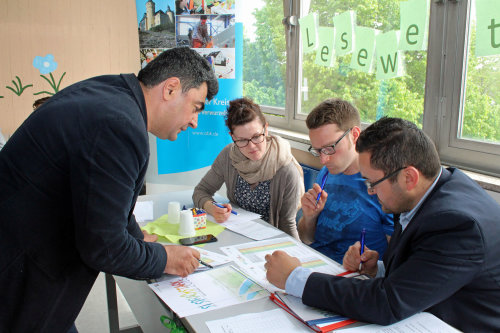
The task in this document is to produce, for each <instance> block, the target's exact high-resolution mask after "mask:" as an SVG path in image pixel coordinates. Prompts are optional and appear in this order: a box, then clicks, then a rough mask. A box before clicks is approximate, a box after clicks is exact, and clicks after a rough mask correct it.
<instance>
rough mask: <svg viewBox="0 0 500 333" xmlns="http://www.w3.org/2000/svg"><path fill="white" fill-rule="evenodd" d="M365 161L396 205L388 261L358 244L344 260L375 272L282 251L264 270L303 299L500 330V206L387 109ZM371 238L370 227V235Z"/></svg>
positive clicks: (339, 309)
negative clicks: (322, 265) (345, 274)
mask: <svg viewBox="0 0 500 333" xmlns="http://www.w3.org/2000/svg"><path fill="white" fill-rule="evenodd" d="M356 150H357V151H358V152H359V153H360V159H359V161H360V170H361V174H362V175H363V177H364V178H366V183H367V187H368V191H369V193H370V194H376V195H377V197H378V199H379V201H380V203H381V204H382V209H383V210H384V211H385V212H387V213H394V214H396V216H395V217H396V218H395V223H394V234H393V236H392V238H391V241H390V244H389V248H388V250H387V252H386V253H385V255H384V260H383V263H382V262H377V259H378V253H376V252H375V251H372V250H370V249H368V248H366V247H365V251H364V253H363V255H361V256H360V244H359V242H357V243H356V244H354V245H353V246H351V247H350V248H349V250H348V251H347V253H346V255H345V257H344V267H345V268H346V269H349V270H357V269H358V268H359V264H360V262H361V263H362V269H361V273H365V274H368V275H370V276H372V279H368V280H358V279H347V278H342V277H336V276H329V275H326V274H321V273H312V274H311V273H310V272H308V271H307V269H304V268H302V267H299V262H298V260H297V259H296V258H293V257H290V256H288V255H287V254H286V253H284V252H281V251H276V252H274V253H273V254H272V255H268V256H267V258H266V260H267V263H266V268H267V278H268V279H269V281H270V282H272V283H273V284H275V285H276V286H278V287H280V288H286V290H287V292H289V293H291V294H293V295H295V296H298V297H302V301H303V302H304V304H307V305H311V306H315V307H320V308H324V309H328V310H331V311H333V312H336V313H340V314H343V315H345V316H348V317H351V318H354V319H358V320H361V321H365V322H370V323H376V324H381V325H388V324H391V323H394V322H397V321H399V320H402V319H404V318H407V317H409V316H411V315H413V314H415V313H418V312H421V311H427V312H430V313H432V314H434V315H436V316H437V317H439V318H441V319H442V320H443V321H445V322H447V323H449V324H450V325H452V326H454V327H456V328H458V329H460V330H463V331H465V332H476V331H477V332H498V331H500V302H499V301H498V300H499V299H500V256H499V255H498V253H499V252H498V249H499V248H500V221H499V220H498V217H499V216H500V206H499V205H498V203H496V202H495V201H494V200H493V199H492V198H491V197H490V196H489V195H488V194H487V193H486V192H485V191H484V190H483V189H482V188H481V187H480V186H478V185H477V184H476V183H475V182H474V181H473V180H471V179H470V178H469V177H467V176H466V175H465V174H464V173H462V172H461V171H460V170H458V169H455V168H448V169H444V168H442V167H441V166H440V161H439V157H438V154H437V152H436V149H435V147H434V144H433V143H432V141H431V140H430V139H429V138H428V137H427V135H425V133H424V132H422V131H421V130H420V129H418V128H417V127H416V126H415V125H414V124H412V123H410V122H408V121H405V120H402V119H397V118H383V119H381V120H379V121H377V122H375V123H373V124H372V125H371V126H369V127H368V128H367V129H366V130H365V131H363V132H362V133H361V135H360V137H359V139H358V141H357V143H356ZM366 237H370V235H366Z"/></svg>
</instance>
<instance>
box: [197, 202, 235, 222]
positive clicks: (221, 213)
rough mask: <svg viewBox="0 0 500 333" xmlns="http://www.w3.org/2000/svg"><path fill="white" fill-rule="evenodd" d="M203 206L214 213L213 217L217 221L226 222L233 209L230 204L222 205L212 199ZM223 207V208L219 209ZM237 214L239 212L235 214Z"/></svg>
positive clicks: (211, 213) (210, 212)
mask: <svg viewBox="0 0 500 333" xmlns="http://www.w3.org/2000/svg"><path fill="white" fill-rule="evenodd" d="M203 208H205V210H206V211H207V212H208V213H209V214H210V215H212V217H213V218H214V219H215V222H217V223H223V222H226V221H227V220H228V219H229V217H230V216H231V214H234V213H236V212H234V213H231V212H232V211H233V210H232V209H231V205H230V204H226V205H221V204H220V203H217V202H212V201H207V202H206V203H205V204H204V205H203ZM219 208H222V209H219ZM235 215H237V213H236V214H235Z"/></svg>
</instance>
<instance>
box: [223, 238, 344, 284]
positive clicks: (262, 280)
mask: <svg viewBox="0 0 500 333" xmlns="http://www.w3.org/2000/svg"><path fill="white" fill-rule="evenodd" d="M220 250H221V251H222V252H224V253H225V254H226V255H227V256H228V257H229V258H231V259H232V260H233V261H234V262H235V263H236V264H237V265H238V266H239V268H240V269H241V270H242V271H243V272H244V273H245V274H247V275H248V276H249V277H251V278H252V279H253V280H254V281H255V282H257V283H258V284H260V285H261V286H263V287H264V288H266V289H267V290H269V291H271V292H274V291H282V290H281V289H279V288H277V287H276V286H274V285H273V284H271V283H270V282H269V281H267V279H266V270H265V268H264V264H265V263H266V260H265V256H266V254H272V253H273V252H274V251H276V250H281V251H284V252H286V253H288V254H289V255H291V256H292V257H297V258H298V259H299V260H300V262H301V264H302V267H307V268H310V269H311V270H313V271H314V272H321V273H326V274H331V275H338V274H342V273H345V272H346V270H345V269H344V268H343V267H342V266H341V265H339V264H338V263H335V262H332V261H330V260H328V259H325V258H323V257H322V256H321V255H320V254H318V253H317V252H315V251H313V250H312V249H311V248H309V247H308V246H306V245H304V244H302V243H299V242H298V241H296V240H294V239H293V238H290V237H281V238H273V239H266V240H262V241H258V242H249V243H244V244H238V245H233V246H224V247H221V248H220Z"/></svg>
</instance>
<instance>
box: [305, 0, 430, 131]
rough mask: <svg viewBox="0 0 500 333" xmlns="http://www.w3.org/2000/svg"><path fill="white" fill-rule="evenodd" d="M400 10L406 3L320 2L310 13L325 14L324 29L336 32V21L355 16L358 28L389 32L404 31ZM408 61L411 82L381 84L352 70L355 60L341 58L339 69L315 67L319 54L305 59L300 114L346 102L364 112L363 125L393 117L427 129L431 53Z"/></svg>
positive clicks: (408, 56) (408, 54) (412, 54)
mask: <svg viewBox="0 0 500 333" xmlns="http://www.w3.org/2000/svg"><path fill="white" fill-rule="evenodd" d="M399 4H400V0H380V1H374V0H356V1H330V0H315V1H312V2H311V8H310V10H309V12H310V13H314V12H316V13H318V14H319V25H320V26H322V27H332V26H333V21H332V19H333V17H334V16H336V15H338V14H341V13H344V12H346V11H349V10H352V11H354V12H356V21H357V22H356V23H357V25H358V26H362V27H367V28H372V29H377V30H380V31H381V32H388V31H391V30H399V27H400V18H399V16H400V15H399V13H400V11H399ZM303 37H304V36H302V38H303ZM402 56H403V59H404V63H405V67H406V75H405V76H403V77H398V78H392V79H386V80H377V79H376V77H375V73H370V74H369V73H365V72H362V71H359V70H354V69H351V68H350V63H351V55H350V54H348V55H345V56H337V57H336V59H335V64H334V65H333V67H322V66H319V65H317V64H315V57H316V53H315V52H313V53H308V54H304V55H303V59H302V88H301V91H302V92H301V99H300V100H301V108H300V113H302V114H307V113H309V112H310V111H311V109H312V108H314V106H316V105H317V104H318V103H320V102H321V101H323V100H324V99H326V98H342V99H345V100H348V101H350V102H352V103H353V104H354V105H355V106H356V107H357V108H358V110H359V112H360V114H361V120H362V121H363V122H368V123H370V122H373V121H375V120H376V119H379V118H380V117H382V116H391V117H401V118H405V119H408V120H410V121H412V122H414V123H416V124H418V125H419V126H420V127H421V126H422V116H423V111H424V86H425V76H426V75H425V73H426V65H427V52H426V51H402Z"/></svg>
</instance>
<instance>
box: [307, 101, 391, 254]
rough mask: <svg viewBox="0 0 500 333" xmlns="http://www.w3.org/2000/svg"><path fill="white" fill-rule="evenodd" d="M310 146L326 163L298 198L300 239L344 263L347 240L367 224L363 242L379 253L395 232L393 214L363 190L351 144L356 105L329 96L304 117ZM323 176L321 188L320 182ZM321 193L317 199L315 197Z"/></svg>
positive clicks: (357, 125)
mask: <svg viewBox="0 0 500 333" xmlns="http://www.w3.org/2000/svg"><path fill="white" fill-rule="evenodd" d="M306 125H307V128H308V129H309V138H310V139H311V147H309V152H310V153H311V154H312V155H314V156H319V158H320V161H321V164H323V165H324V167H323V168H322V169H321V171H320V172H319V174H318V177H317V179H316V183H317V184H314V186H313V188H311V189H310V190H309V191H308V192H307V193H305V194H304V196H303V197H302V200H301V204H302V213H303V216H302V218H301V219H300V221H299V228H298V231H299V235H300V239H301V240H302V241H303V242H304V243H306V244H309V245H310V246H311V247H312V248H314V249H316V250H317V251H319V252H321V253H323V254H324V255H326V256H328V257H330V258H332V259H333V260H335V261H337V262H338V263H342V259H343V258H344V254H345V252H346V251H347V249H348V248H349V246H350V245H352V244H354V243H355V242H356V241H357V240H359V238H360V235H361V231H362V230H363V229H365V232H366V238H365V239H366V244H367V246H368V247H369V248H371V249H374V250H376V251H378V252H379V253H381V254H383V253H384V252H385V250H386V248H387V243H388V240H389V239H390V236H391V235H392V232H393V223H392V215H389V214H385V213H384V212H383V211H382V209H381V208H380V204H379V202H378V201H377V198H376V197H374V196H371V195H369V194H368V193H366V185H365V182H364V179H363V177H361V174H360V173H359V162H358V158H359V157H358V153H357V152H356V149H355V146H356V141H357V140H358V137H359V134H360V132H361V130H360V126H361V120H360V117H359V112H358V110H357V109H356V108H355V107H354V106H353V105H352V104H351V103H349V102H347V101H344V100H341V99H327V100H325V101H323V102H321V103H320V104H319V105H318V106H316V107H315V108H314V109H313V110H312V111H311V113H310V114H309V115H308V116H307V119H306ZM325 176H327V177H328V178H327V179H326V183H325V187H324V188H323V191H321V187H320V185H319V184H321V183H322V179H323V178H324V177H325ZM320 193H321V197H320V200H319V202H318V203H317V204H316V198H317V197H318V195H319V194H320Z"/></svg>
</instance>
